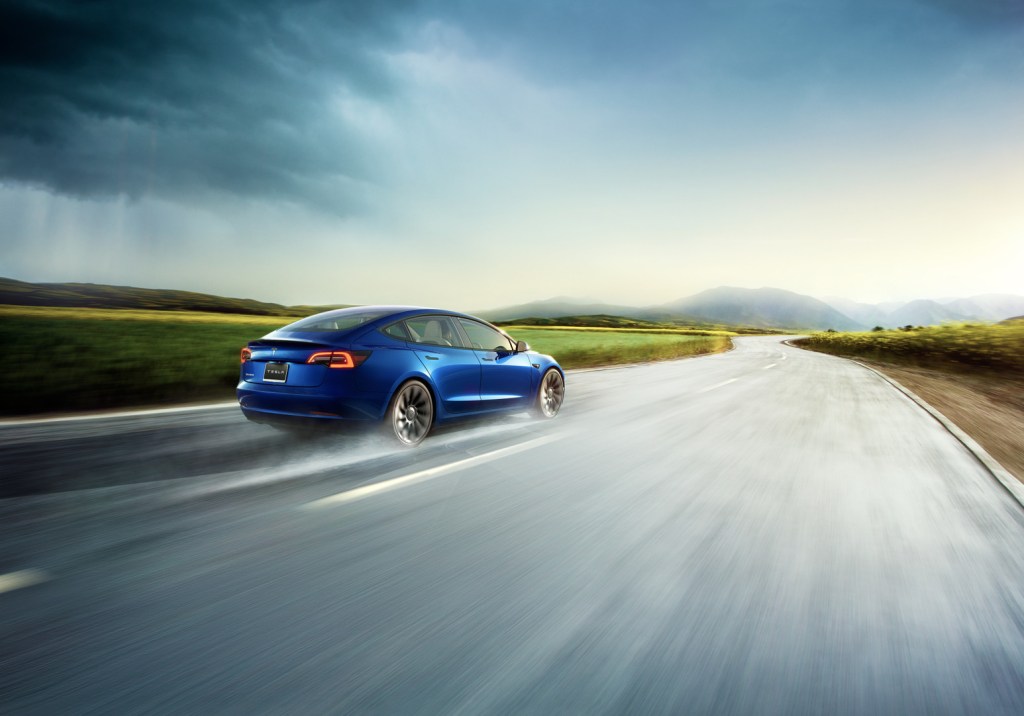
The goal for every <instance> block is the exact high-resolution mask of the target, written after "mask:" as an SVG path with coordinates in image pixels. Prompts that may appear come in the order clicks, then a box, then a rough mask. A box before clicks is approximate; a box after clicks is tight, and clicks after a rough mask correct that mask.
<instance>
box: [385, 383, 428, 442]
mask: <svg viewBox="0 0 1024 716" xmlns="http://www.w3.org/2000/svg"><path fill="white" fill-rule="evenodd" d="M390 415H391V427H392V428H393V429H394V432H395V437H397V438H398V439H399V440H400V441H401V442H402V443H403V444H405V445H409V446H414V445H419V444H420V443H421V442H423V438H425V437H427V433H429V432H430V427H431V425H432V424H433V422H434V401H433V399H432V398H431V397H430V391H429V390H427V387H426V386H425V385H423V383H420V382H419V381H411V382H409V383H406V384H405V385H403V386H402V387H401V388H400V389H399V391H398V393H396V394H395V397H394V398H393V399H392V401H391V411H390Z"/></svg>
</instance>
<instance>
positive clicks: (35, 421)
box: [0, 400, 238, 428]
mask: <svg viewBox="0 0 1024 716" xmlns="http://www.w3.org/2000/svg"><path fill="white" fill-rule="evenodd" d="M232 406H235V407H238V401H235V400H232V401H230V402H227V403H206V404H204V405H182V406H179V407H177V408H151V409H146V410H125V411H121V412H119V413H90V414H89V415H67V416H64V417H60V418H25V419H21V420H0V428H4V427H16V426H19V425H45V424H47V423H78V422H82V421H85V420H107V419H111V420H112V419H114V418H135V417H138V416H140V415H167V414H170V413H189V412H193V411H195V412H199V411H201V410H217V409H223V408H230V407H232Z"/></svg>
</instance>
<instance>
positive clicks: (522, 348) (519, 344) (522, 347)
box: [516, 341, 530, 353]
mask: <svg viewBox="0 0 1024 716" xmlns="http://www.w3.org/2000/svg"><path fill="white" fill-rule="evenodd" d="M528 350H530V344H529V343H527V342H526V341H516V353H525V352H526V351H528Z"/></svg>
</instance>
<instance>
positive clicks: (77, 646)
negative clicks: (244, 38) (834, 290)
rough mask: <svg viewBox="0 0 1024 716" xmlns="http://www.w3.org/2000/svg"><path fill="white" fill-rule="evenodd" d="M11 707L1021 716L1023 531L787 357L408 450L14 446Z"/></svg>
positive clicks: (4, 666) (882, 410)
mask: <svg viewBox="0 0 1024 716" xmlns="http://www.w3.org/2000/svg"><path fill="white" fill-rule="evenodd" d="M0 470H2V474H3V483H4V486H5V490H6V495H7V498H6V499H3V500H0V575H5V576H2V577H0V711H2V712H5V713H41V714H43V713H45V714H53V713H140V712H146V713H175V714H179V713H239V714H252V713H397V714H407V713H444V714H480V713H585V714H599V713H611V714H618V713H628V714H639V713H679V714H682V713H723V714H724V713H737V714H747V713H751V714H787V715H791V714H804V713H808V714H848V713H849V714H872V715H873V716H874V715H877V714H917V713H930V714H945V713H962V714H1020V713H1024V511H1022V509H1021V508H1020V506H1019V505H1018V504H1017V503H1016V502H1015V501H1014V500H1013V499H1012V498H1011V497H1010V496H1009V495H1008V494H1007V493H1006V492H1005V491H1004V490H1003V489H1002V488H1001V487H1000V486H999V485H998V484H997V483H996V482H995V481H994V480H993V479H992V477H991V476H990V475H989V474H987V473H986V472H985V471H984V469H983V468H982V467H981V466H980V465H979V464H978V463H977V461H976V460H975V459H974V457H973V456H972V455H971V454H970V453H968V452H967V451H966V450H965V449H964V448H963V447H962V446H961V445H960V443H958V442H957V441H956V440H954V439H953V438H952V437H951V436H950V435H949V434H948V433H947V432H946V431H945V430H944V429H943V428H942V427H941V426H940V425H939V424H938V423H937V422H936V421H935V420H934V419H933V418H931V417H930V416H929V415H927V414H926V413H925V412H924V411H922V410H921V409H920V408H919V407H917V406H916V405H915V404H913V403H912V402H910V401H909V400H908V399H907V398H905V397H904V396H903V395H902V394H901V393H899V392H898V391H896V390H895V389H893V388H892V387H891V386H890V385H888V384H887V383H885V382H884V381H883V380H881V379H880V378H879V377H878V376H876V375H874V374H873V373H871V372H869V371H867V370H865V369H863V368H861V367H859V366H857V365H855V364H853V363H849V362H846V361H843V360H840V359H837V358H832V357H829V356H825V355H820V354H814V353H805V352H802V351H799V350H797V349H794V348H789V347H787V346H784V345H781V344H780V342H779V340H778V339H776V338H747V339H741V340H739V341H737V348H736V350H734V351H732V352H730V353H727V354H722V355H718V356H712V357H705V358H698V359H693V360H684V361H677V362H671V363H662V364H656V365H649V366H637V367H630V368H622V369H614V370H603V371H593V372H581V373H574V374H571V375H570V378H569V381H568V385H567V402H566V404H565V406H564V408H563V412H562V414H561V415H560V416H559V417H558V418H557V419H556V420H555V421H551V422H538V421H533V420H528V419H526V418H523V417H513V418H508V419H504V420H499V421H491V422H487V423H470V424H467V425H460V426H456V427H454V428H449V429H447V430H444V431H442V432H441V433H439V434H437V435H435V436H433V437H432V438H430V439H428V443H427V444H425V446H424V447H422V448H420V449H418V450H415V451H400V450H397V449H395V448H392V446H391V445H390V444H389V443H388V442H386V441H383V440H381V439H380V438H378V437H375V436H373V435H367V434H362V433H352V434H342V435H328V436H322V437H319V438H317V439H314V440H307V441H295V440H293V439H291V438H288V437H287V436H283V435H279V434H277V433H275V432H274V431H273V430H272V429H271V428H266V427H262V426H256V425H249V424H247V423H245V422H244V420H243V419H242V418H241V416H240V415H239V414H237V412H236V411H235V410H234V409H213V410H206V411H198V412H181V413H173V414H168V415H156V416H142V417H139V416H136V417H126V418H116V419H102V420H90V421H81V422H55V423H45V424H39V425H34V426H7V427H2V428H0Z"/></svg>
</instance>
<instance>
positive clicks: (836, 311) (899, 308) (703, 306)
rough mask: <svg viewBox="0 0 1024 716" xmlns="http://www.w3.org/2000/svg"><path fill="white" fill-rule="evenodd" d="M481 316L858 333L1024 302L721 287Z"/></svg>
mask: <svg viewBox="0 0 1024 716" xmlns="http://www.w3.org/2000/svg"><path fill="white" fill-rule="evenodd" d="M479 313H480V315H481V316H483V317H485V318H488V319H489V320H491V321H498V322H506V323H507V322H510V321H513V320H515V319H522V318H560V317H563V316H579V315H611V316H623V317H629V318H637V319H641V320H650V321H666V322H672V323H689V324H698V325H699V324H720V325H736V326H753V327H758V328H787V329H789V328H791V329H818V330H825V329H828V328H833V329H835V330H837V331H857V330H869V329H871V328H873V327H875V326H882V327H884V328H896V327H900V326H905V325H915V326H931V325H938V324H941V323H945V322H949V321H1001V320H1005V319H1007V318H1012V317H1015V316H1020V315H1022V314H1024V296H1015V295H1010V294H984V295H979V296H971V297H968V298H945V299H941V300H929V299H918V300H915V301H908V302H906V303H880V304H869V303H858V302H856V301H851V300H849V299H845V298H839V297H828V298H820V299H819V298H815V297H813V296H807V295H804V294H799V293H794V292H792V291H786V290H783V289H779V288H756V289H751V288H734V287H730V286H720V287H718V288H712V289H708V290H707V291H701V292H700V293H697V294H694V295H692V296H687V297H686V298H681V299H679V300H677V301H672V302H670V303H665V304H660V305H656V306H618V305H611V304H606V303H597V302H593V301H581V300H578V299H573V298H569V297H565V296H560V297H558V298H552V299H549V300H547V301H535V302H532V303H525V304H520V305H517V306H507V307H504V308H499V309H495V310H491V311H480V312H479Z"/></svg>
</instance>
